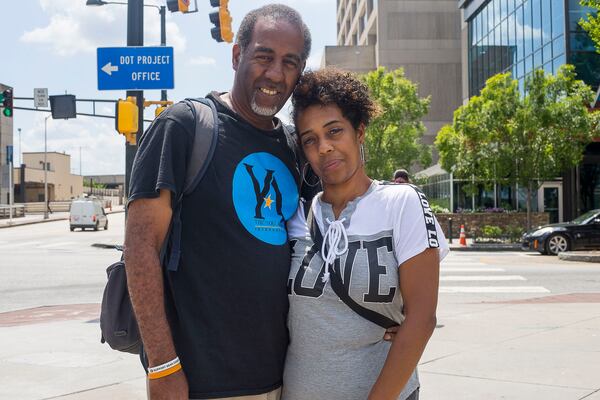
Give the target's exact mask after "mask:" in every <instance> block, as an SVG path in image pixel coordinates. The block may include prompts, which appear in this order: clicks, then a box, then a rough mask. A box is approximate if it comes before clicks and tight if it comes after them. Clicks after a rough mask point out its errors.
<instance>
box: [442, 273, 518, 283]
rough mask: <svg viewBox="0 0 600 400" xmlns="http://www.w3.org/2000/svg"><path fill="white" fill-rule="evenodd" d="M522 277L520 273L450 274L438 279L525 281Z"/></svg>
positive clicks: (455, 280) (456, 280)
mask: <svg viewBox="0 0 600 400" xmlns="http://www.w3.org/2000/svg"><path fill="white" fill-rule="evenodd" d="M526 280H527V279H525V278H524V277H522V276H520V275H496V276H494V275H474V276H465V275H451V276H441V277H440V281H454V282H475V281H526Z"/></svg>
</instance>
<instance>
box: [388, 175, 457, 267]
mask: <svg viewBox="0 0 600 400" xmlns="http://www.w3.org/2000/svg"><path fill="white" fill-rule="evenodd" d="M409 188H410V189H409ZM406 189H407V190H405V191H403V192H402V193H401V195H399V196H398V197H397V200H396V204H394V208H395V210H394V211H395V220H394V244H395V251H396V259H397V260H398V265H401V264H402V263H404V262H405V261H406V260H408V259H410V258H412V257H414V256H416V255H417V254H420V253H422V252H423V251H425V250H426V249H429V248H439V249H440V261H441V260H442V259H443V258H444V257H445V256H446V255H447V254H448V251H449V248H448V243H447V242H446V237H445V236H444V232H442V229H441V227H440V225H439V223H438V222H437V219H436V218H435V216H434V215H433V212H432V211H431V208H430V206H429V201H428V200H427V197H425V194H423V192H421V190H419V189H418V188H416V187H414V186H412V185H411V186H408V185H407V187H406Z"/></svg>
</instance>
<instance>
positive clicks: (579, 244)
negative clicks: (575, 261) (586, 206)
mask: <svg viewBox="0 0 600 400" xmlns="http://www.w3.org/2000/svg"><path fill="white" fill-rule="evenodd" d="M522 248H523V250H529V249H530V250H536V251H539V252H540V253H542V254H552V255H556V254H558V253H560V252H563V251H570V250H583V249H600V209H599V210H592V211H588V212H586V213H585V214H583V215H581V216H579V217H577V218H575V219H574V220H573V221H570V222H561V223H559V224H550V225H543V226H539V227H537V228H535V229H533V230H531V231H529V232H527V233H525V234H524V235H523V242H522Z"/></svg>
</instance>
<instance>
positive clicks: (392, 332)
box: [383, 326, 400, 342]
mask: <svg viewBox="0 0 600 400" xmlns="http://www.w3.org/2000/svg"><path fill="white" fill-rule="evenodd" d="M398 328H400V326H392V327H391V328H387V329H386V330H385V334H384V335H383V340H385V341H386V342H393V341H394V338H395V337H396V332H398Z"/></svg>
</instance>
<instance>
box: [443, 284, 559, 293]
mask: <svg viewBox="0 0 600 400" xmlns="http://www.w3.org/2000/svg"><path fill="white" fill-rule="evenodd" d="M440 293H550V291H549V290H548V289H546V288H545V287H542V286H440Z"/></svg>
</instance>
